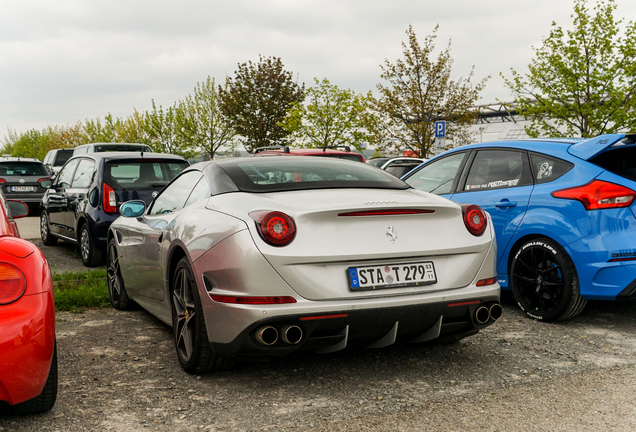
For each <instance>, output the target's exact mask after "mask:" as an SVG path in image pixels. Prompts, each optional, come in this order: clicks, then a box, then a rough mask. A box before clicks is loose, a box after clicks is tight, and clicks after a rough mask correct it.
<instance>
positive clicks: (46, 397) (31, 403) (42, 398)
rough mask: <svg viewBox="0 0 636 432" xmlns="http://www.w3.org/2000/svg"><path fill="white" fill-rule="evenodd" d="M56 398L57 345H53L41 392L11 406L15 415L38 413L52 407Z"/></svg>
mask: <svg viewBox="0 0 636 432" xmlns="http://www.w3.org/2000/svg"><path fill="white" fill-rule="evenodd" d="M56 399H57V345H54V347H53V358H52V359H51V368H50V369H49V375H48V377H47V379H46V383H45V384H44V388H43V389H42V393H40V394H39V395H37V396H36V397H34V398H33V399H31V400H28V401H25V402H22V403H19V404H16V405H14V406H12V407H11V411H12V413H13V414H15V415H25V414H39V413H43V412H46V411H48V410H50V409H51V408H53V405H55V400H56Z"/></svg>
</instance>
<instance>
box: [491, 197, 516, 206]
mask: <svg viewBox="0 0 636 432" xmlns="http://www.w3.org/2000/svg"><path fill="white" fill-rule="evenodd" d="M516 206H517V201H510V200H508V199H502V200H501V201H499V202H498V203H497V204H495V207H497V208H508V207H516Z"/></svg>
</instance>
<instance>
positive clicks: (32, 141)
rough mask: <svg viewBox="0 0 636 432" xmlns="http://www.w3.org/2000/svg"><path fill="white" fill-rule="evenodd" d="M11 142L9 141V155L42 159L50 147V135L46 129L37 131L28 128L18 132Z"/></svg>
mask: <svg viewBox="0 0 636 432" xmlns="http://www.w3.org/2000/svg"><path fill="white" fill-rule="evenodd" d="M14 138H17V139H16V140H15V141H14V142H13V143H11V145H10V148H11V153H10V154H11V156H15V157H17V156H19V157H25V158H36V159H40V160H42V159H44V156H46V153H47V152H48V151H49V149H50V147H51V135H50V134H49V133H46V131H44V132H43V131H38V130H36V129H29V130H28V131H26V132H25V133H23V134H20V136H19V137H14Z"/></svg>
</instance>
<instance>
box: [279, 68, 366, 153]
mask: <svg viewBox="0 0 636 432" xmlns="http://www.w3.org/2000/svg"><path fill="white" fill-rule="evenodd" d="M314 81H315V84H316V85H315V86H314V87H310V88H309V89H307V92H306V95H305V97H306V99H305V102H306V104H300V103H299V104H296V105H294V106H293V108H292V109H291V110H289V112H288V114H287V117H286V118H285V120H284V121H283V122H282V123H281V125H282V126H283V128H284V129H285V130H286V131H288V132H291V133H292V135H291V136H290V137H291V138H293V139H294V142H295V143H299V144H300V145H302V146H304V147H325V146H340V145H350V146H354V147H356V148H357V149H358V150H361V149H362V148H363V147H364V145H365V144H370V143H373V142H374V136H373V135H372V134H371V133H370V131H369V128H368V121H367V120H368V119H369V116H370V115H371V114H370V113H369V102H370V101H371V100H372V99H373V97H372V96H371V92H369V93H368V94H366V95H359V94H356V93H355V92H354V91H352V90H349V89H346V90H343V89H340V88H338V86H336V85H332V84H331V83H330V82H329V80H327V79H326V78H325V79H323V80H322V81H319V80H318V79H317V78H314Z"/></svg>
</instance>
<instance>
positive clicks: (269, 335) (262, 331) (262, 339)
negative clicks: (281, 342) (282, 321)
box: [254, 326, 278, 345]
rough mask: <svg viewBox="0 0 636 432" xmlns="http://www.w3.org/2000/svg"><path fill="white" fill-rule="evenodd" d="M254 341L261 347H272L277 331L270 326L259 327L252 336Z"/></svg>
mask: <svg viewBox="0 0 636 432" xmlns="http://www.w3.org/2000/svg"><path fill="white" fill-rule="evenodd" d="M254 336H255V337H256V340H257V341H258V342H259V343H262V344H263V345H274V344H275V343H276V341H277V340H278V330H276V328H274V327H272V326H265V327H261V328H259V329H258V330H256V334H255V335H254Z"/></svg>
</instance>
